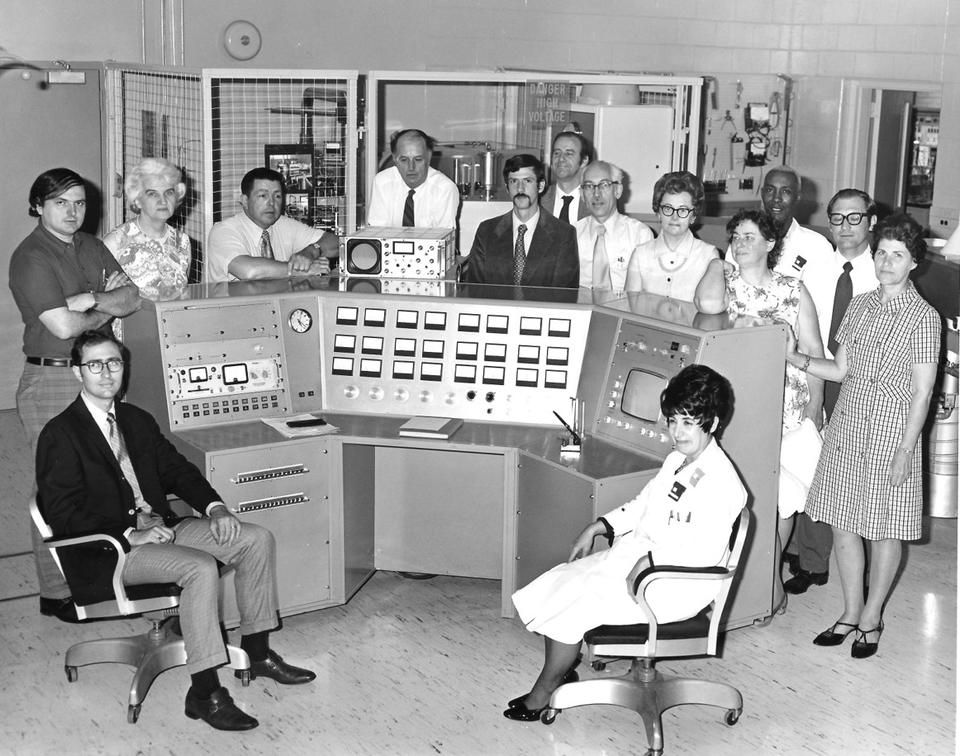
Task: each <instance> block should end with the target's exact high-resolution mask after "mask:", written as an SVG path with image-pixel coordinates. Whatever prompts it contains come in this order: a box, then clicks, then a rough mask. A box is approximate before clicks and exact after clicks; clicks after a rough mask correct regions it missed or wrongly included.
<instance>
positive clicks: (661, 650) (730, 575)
mask: <svg viewBox="0 0 960 756" xmlns="http://www.w3.org/2000/svg"><path fill="white" fill-rule="evenodd" d="M749 524H750V513H749V511H748V510H747V508H746V507H744V508H743V510H742V511H741V512H740V516H739V517H738V518H737V519H736V521H735V522H734V525H733V530H732V534H731V538H730V547H729V549H728V551H727V554H728V556H727V560H726V565H725V566H717V567H705V568H696V567H672V566H660V565H658V566H655V567H651V568H650V569H647V570H645V571H644V572H642V573H640V575H639V576H638V577H637V581H636V583H635V584H634V587H635V590H636V594H637V595H636V597H635V598H636V602H637V604H638V605H639V606H640V607H641V609H643V611H644V612H645V613H646V614H647V616H648V617H649V618H650V619H649V622H648V623H647V624H636V625H602V626H600V627H596V628H594V629H593V630H589V631H588V632H587V633H585V634H584V636H583V639H584V641H586V643H587V652H588V654H589V655H590V657H592V658H593V659H594V661H593V663H592V666H593V668H594V669H595V670H602V669H603V668H604V667H605V666H606V662H605V661H603V658H605V657H617V658H624V657H626V658H630V659H632V662H631V666H630V671H629V672H628V673H627V674H625V675H623V676H621V677H613V678H594V679H590V680H581V681H580V682H575V683H567V684H565V685H561V686H560V687H559V688H557V689H556V690H555V691H554V692H553V696H551V698H550V703H549V705H548V706H547V708H545V709H544V710H543V713H542V714H541V717H540V718H541V721H542V722H543V723H544V724H551V723H553V721H554V719H556V716H557V715H558V714H559V713H560V712H561V711H562V710H563V709H570V708H573V707H574V706H585V705H587V704H613V705H614V706H623V707H625V708H628V709H633V710H634V711H636V712H637V713H638V714H639V715H640V716H641V717H642V718H643V724H644V727H645V728H646V731H647V743H648V749H649V750H648V751H647V753H648V754H654V755H656V756H659V754H662V753H663V732H662V722H661V715H662V713H663V712H664V711H665V710H666V709H669V708H671V707H673V706H678V705H680V704H705V705H709V706H719V707H720V708H723V709H726V710H727V711H726V714H725V716H724V721H725V722H726V723H727V724H728V725H734V724H736V723H737V720H738V719H739V718H740V713H741V712H742V711H743V697H742V696H741V695H740V692H739V691H738V690H737V689H736V688H734V687H733V686H732V685H728V684H726V683H721V682H712V681H709V680H697V679H690V678H679V677H667V676H665V675H661V674H660V673H659V672H658V671H657V670H656V669H654V663H655V661H656V660H657V659H659V658H677V657H690V656H715V655H716V652H717V636H718V635H719V631H720V619H721V617H722V615H723V608H724V605H725V603H726V601H727V597H728V596H729V594H730V588H731V585H732V584H733V580H734V577H735V576H736V572H737V566H738V564H739V561H740V556H741V554H742V552H743V545H744V541H745V540H746V536H747V530H748V529H749ZM691 578H693V579H698V580H719V581H721V583H722V585H721V587H720V591H719V593H718V594H717V597H716V598H715V599H714V600H713V602H712V603H711V604H709V605H708V606H706V607H704V608H703V609H702V610H701V611H700V612H699V613H698V614H697V615H696V616H694V617H691V618H689V619H685V620H680V621H679V622H669V623H665V624H660V623H658V622H657V618H656V616H655V615H654V613H653V611H652V610H651V609H650V607H649V605H648V604H647V603H646V601H645V600H644V593H645V591H646V589H647V588H648V587H649V586H650V585H651V584H652V583H653V582H654V581H656V580H676V579H683V580H689V579H691ZM598 657H599V658H598Z"/></svg>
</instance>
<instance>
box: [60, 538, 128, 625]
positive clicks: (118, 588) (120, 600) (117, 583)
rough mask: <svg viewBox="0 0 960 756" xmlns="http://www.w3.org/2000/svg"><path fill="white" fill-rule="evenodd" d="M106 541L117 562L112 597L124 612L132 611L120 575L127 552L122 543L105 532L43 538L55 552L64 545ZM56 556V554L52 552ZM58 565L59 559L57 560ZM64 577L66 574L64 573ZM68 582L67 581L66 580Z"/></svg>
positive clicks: (61, 568)
mask: <svg viewBox="0 0 960 756" xmlns="http://www.w3.org/2000/svg"><path fill="white" fill-rule="evenodd" d="M98 542H102V543H106V544H108V546H109V547H110V548H112V549H113V550H114V551H115V552H116V555H117V563H116V565H115V566H114V568H113V579H112V580H111V587H112V588H113V597H114V600H115V601H116V602H117V606H118V607H119V608H120V610H121V611H122V612H123V613H124V614H132V613H134V608H133V602H131V601H130V598H129V597H128V596H127V591H126V589H125V588H124V585H123V580H122V579H121V575H123V568H124V566H125V565H126V563H127V553H126V551H124V550H123V545H122V544H121V543H120V541H118V540H117V539H116V538H114V537H113V536H111V535H106V534H105V533H89V534H88V535H82V536H70V537H67V538H56V537H54V538H47V539H44V543H45V544H46V546H47V548H48V549H50V551H51V552H56V550H57V549H59V548H63V547H64V546H81V545H83V544H91V543H98ZM54 557H55V558H56V555H55V554H54ZM57 563H58V565H59V559H58V560H57ZM60 571H61V572H63V567H62V566H60ZM64 577H65V578H66V574H64ZM68 582H69V581H68Z"/></svg>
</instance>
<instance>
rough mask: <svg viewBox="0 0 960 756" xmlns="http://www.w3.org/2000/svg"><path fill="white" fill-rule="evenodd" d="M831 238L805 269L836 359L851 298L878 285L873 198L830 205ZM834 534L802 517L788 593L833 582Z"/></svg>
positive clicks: (831, 401)
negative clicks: (819, 256)
mask: <svg viewBox="0 0 960 756" xmlns="http://www.w3.org/2000/svg"><path fill="white" fill-rule="evenodd" d="M827 220H828V221H829V223H830V236H832V237H833V243H834V244H835V245H836V249H835V250H833V252H832V253H831V254H830V255H829V256H828V257H826V258H823V259H818V260H815V261H812V262H810V264H809V265H807V266H806V267H805V275H804V277H803V282H804V285H805V286H806V287H807V290H808V291H809V292H810V297H811V298H812V299H813V304H814V306H815V307H816V310H817V318H818V319H819V321H820V336H821V338H822V339H823V346H824V348H825V349H826V350H827V351H826V356H827V357H829V358H832V357H833V356H834V354H835V353H836V350H837V346H838V344H837V343H836V341H835V340H834V335H835V334H836V332H837V328H839V327H840V321H841V320H843V315H844V313H845V312H846V311H847V306H848V305H849V304H850V299H851V298H852V297H855V296H857V295H858V294H863V293H864V292H868V291H872V290H873V289H875V288H876V287H877V286H878V283H879V282H878V281H877V275H876V272H875V268H874V265H873V254H872V252H871V249H870V230H871V229H872V228H873V226H874V224H875V223H876V222H877V215H876V208H875V206H874V203H873V200H872V199H871V198H870V195H869V194H867V193H866V192H862V191H860V190H859V189H841V190H840V191H839V192H837V193H836V194H835V195H833V198H832V199H831V200H830V202H829V203H828V204H827ZM823 389H824V390H823V393H824V401H823V408H824V411H825V412H826V416H827V420H828V421H829V419H830V416H831V414H833V408H834V406H835V405H836V403H837V397H838V396H839V394H840V384H839V383H834V382H832V381H825V382H824V387H823ZM832 548H833V532H832V530H831V528H830V526H829V525H826V524H824V523H822V522H813V521H812V520H811V519H810V518H809V517H807V515H806V514H804V513H802V512H801V513H800V514H799V515H798V516H797V523H796V528H795V530H794V536H793V545H792V546H791V551H792V552H795V554H796V556H795V557H791V556H788V557H787V561H788V562H789V563H790V571H791V572H792V573H793V574H794V577H792V578H790V579H789V580H788V581H787V582H786V583H785V584H784V589H785V590H786V591H787V592H788V593H793V594H798V593H804V592H806V590H807V589H808V588H809V587H810V586H811V585H824V584H825V583H826V582H827V579H828V577H829V566H830V551H831V550H832Z"/></svg>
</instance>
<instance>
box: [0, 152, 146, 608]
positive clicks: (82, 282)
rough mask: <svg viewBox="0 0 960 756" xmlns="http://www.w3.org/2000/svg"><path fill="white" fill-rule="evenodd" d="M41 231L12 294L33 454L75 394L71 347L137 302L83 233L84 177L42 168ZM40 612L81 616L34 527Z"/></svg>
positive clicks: (36, 194) (37, 194)
mask: <svg viewBox="0 0 960 756" xmlns="http://www.w3.org/2000/svg"><path fill="white" fill-rule="evenodd" d="M28 201H29V205H30V210H29V212H30V215H32V216H34V217H36V218H38V223H37V226H36V228H34V230H33V231H32V232H30V235H29V236H27V238H26V239H24V240H23V241H22V242H21V243H20V245H19V246H18V247H17V248H16V249H15V250H14V252H13V255H12V256H11V258H10V275H9V281H10V291H11V292H12V293H13V298H14V300H15V301H16V303H17V307H18V308H19V309H20V316H21V318H22V319H23V325H24V328H23V351H24V354H25V355H26V364H25V365H24V366H23V374H22V375H21V377H20V385H19V386H18V387H17V414H18V415H19V416H20V422H21V423H23V427H24V430H25V431H26V434H27V441H28V443H29V444H30V448H31V450H32V451H36V448H37V437H38V436H39V435H40V431H41V429H42V428H43V426H44V425H45V424H46V423H47V421H48V420H50V419H51V418H52V417H54V416H55V415H56V414H57V413H58V412H60V411H61V410H63V409H64V408H65V407H66V406H67V405H68V404H70V402H71V401H72V400H73V398H74V397H75V396H76V394H77V384H76V380H75V379H74V377H73V374H72V373H71V372H70V364H71V363H70V346H71V344H72V343H73V339H74V337H75V336H77V334H79V333H82V332H83V331H85V330H88V329H98V330H100V331H102V332H104V333H109V332H110V322H111V321H112V320H113V319H114V318H115V317H123V316H125V315H129V314H130V313H131V312H134V311H135V310H137V309H138V308H139V307H140V295H139V292H138V291H137V287H136V286H134V284H133V283H132V282H131V281H130V279H129V278H127V276H126V274H125V273H124V272H123V270H122V269H121V268H120V265H119V264H118V263H117V261H116V260H115V259H114V257H113V255H112V254H110V250H108V249H107V248H106V247H105V246H104V245H103V244H102V243H101V242H100V241H99V240H98V239H96V238H94V237H93V236H91V235H90V234H87V233H84V232H83V231H81V230H80V227H81V226H82V225H83V219H84V216H85V215H86V210H87V192H86V187H85V185H84V181H83V179H82V178H81V177H80V176H79V175H78V174H76V173H74V172H73V171H71V170H70V169H68V168H54V169H52V170H49V171H46V172H45V173H41V174H40V175H39V176H38V177H37V179H36V181H34V182H33V186H31V187H30V196H29V200H28ZM31 535H32V537H33V555H34V560H35V562H36V567H37V580H38V583H39V590H40V611H41V613H43V614H46V615H50V616H56V617H59V618H60V619H62V620H65V621H67V622H71V621H73V622H75V621H76V617H77V616H76V611H75V610H74V608H73V604H72V603H71V601H70V589H69V588H68V587H67V584H66V583H65V582H64V581H63V577H62V576H61V575H60V571H59V569H57V566H56V563H55V562H54V561H53V559H52V558H51V556H50V553H49V551H48V550H47V547H46V546H44V545H43V539H42V538H41V537H40V534H39V532H37V529H36V528H35V527H33V526H32V525H31Z"/></svg>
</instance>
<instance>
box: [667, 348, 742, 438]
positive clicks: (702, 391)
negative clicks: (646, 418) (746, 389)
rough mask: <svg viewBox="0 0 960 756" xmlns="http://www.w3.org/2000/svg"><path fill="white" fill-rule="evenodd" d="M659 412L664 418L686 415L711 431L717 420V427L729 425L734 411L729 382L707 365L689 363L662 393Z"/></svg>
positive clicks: (718, 430) (718, 431) (720, 428)
mask: <svg viewBox="0 0 960 756" xmlns="http://www.w3.org/2000/svg"><path fill="white" fill-rule="evenodd" d="M660 411H661V412H662V413H663V416H664V417H665V418H670V417H673V416H674V415H687V416H689V417H692V418H695V419H696V420H697V423H698V424H699V425H700V427H701V428H703V429H704V430H705V431H707V432H708V433H709V432H710V428H711V427H712V426H713V421H714V420H717V421H718V424H717V430H716V431H715V433H717V434H719V433H720V431H721V430H722V429H723V428H724V427H725V426H726V425H727V423H728V422H729V420H730V415H731V414H732V412H733V388H732V387H731V386H730V381H728V380H727V379H726V378H724V377H723V376H722V375H720V373H718V372H717V371H716V370H714V369H713V368H710V367H707V366H706V365H688V366H687V367H685V368H683V370H681V371H680V372H679V373H677V374H676V375H675V376H673V378H671V379H670V382H669V383H667V387H666V388H665V389H664V390H663V392H662V393H661V394H660Z"/></svg>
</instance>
